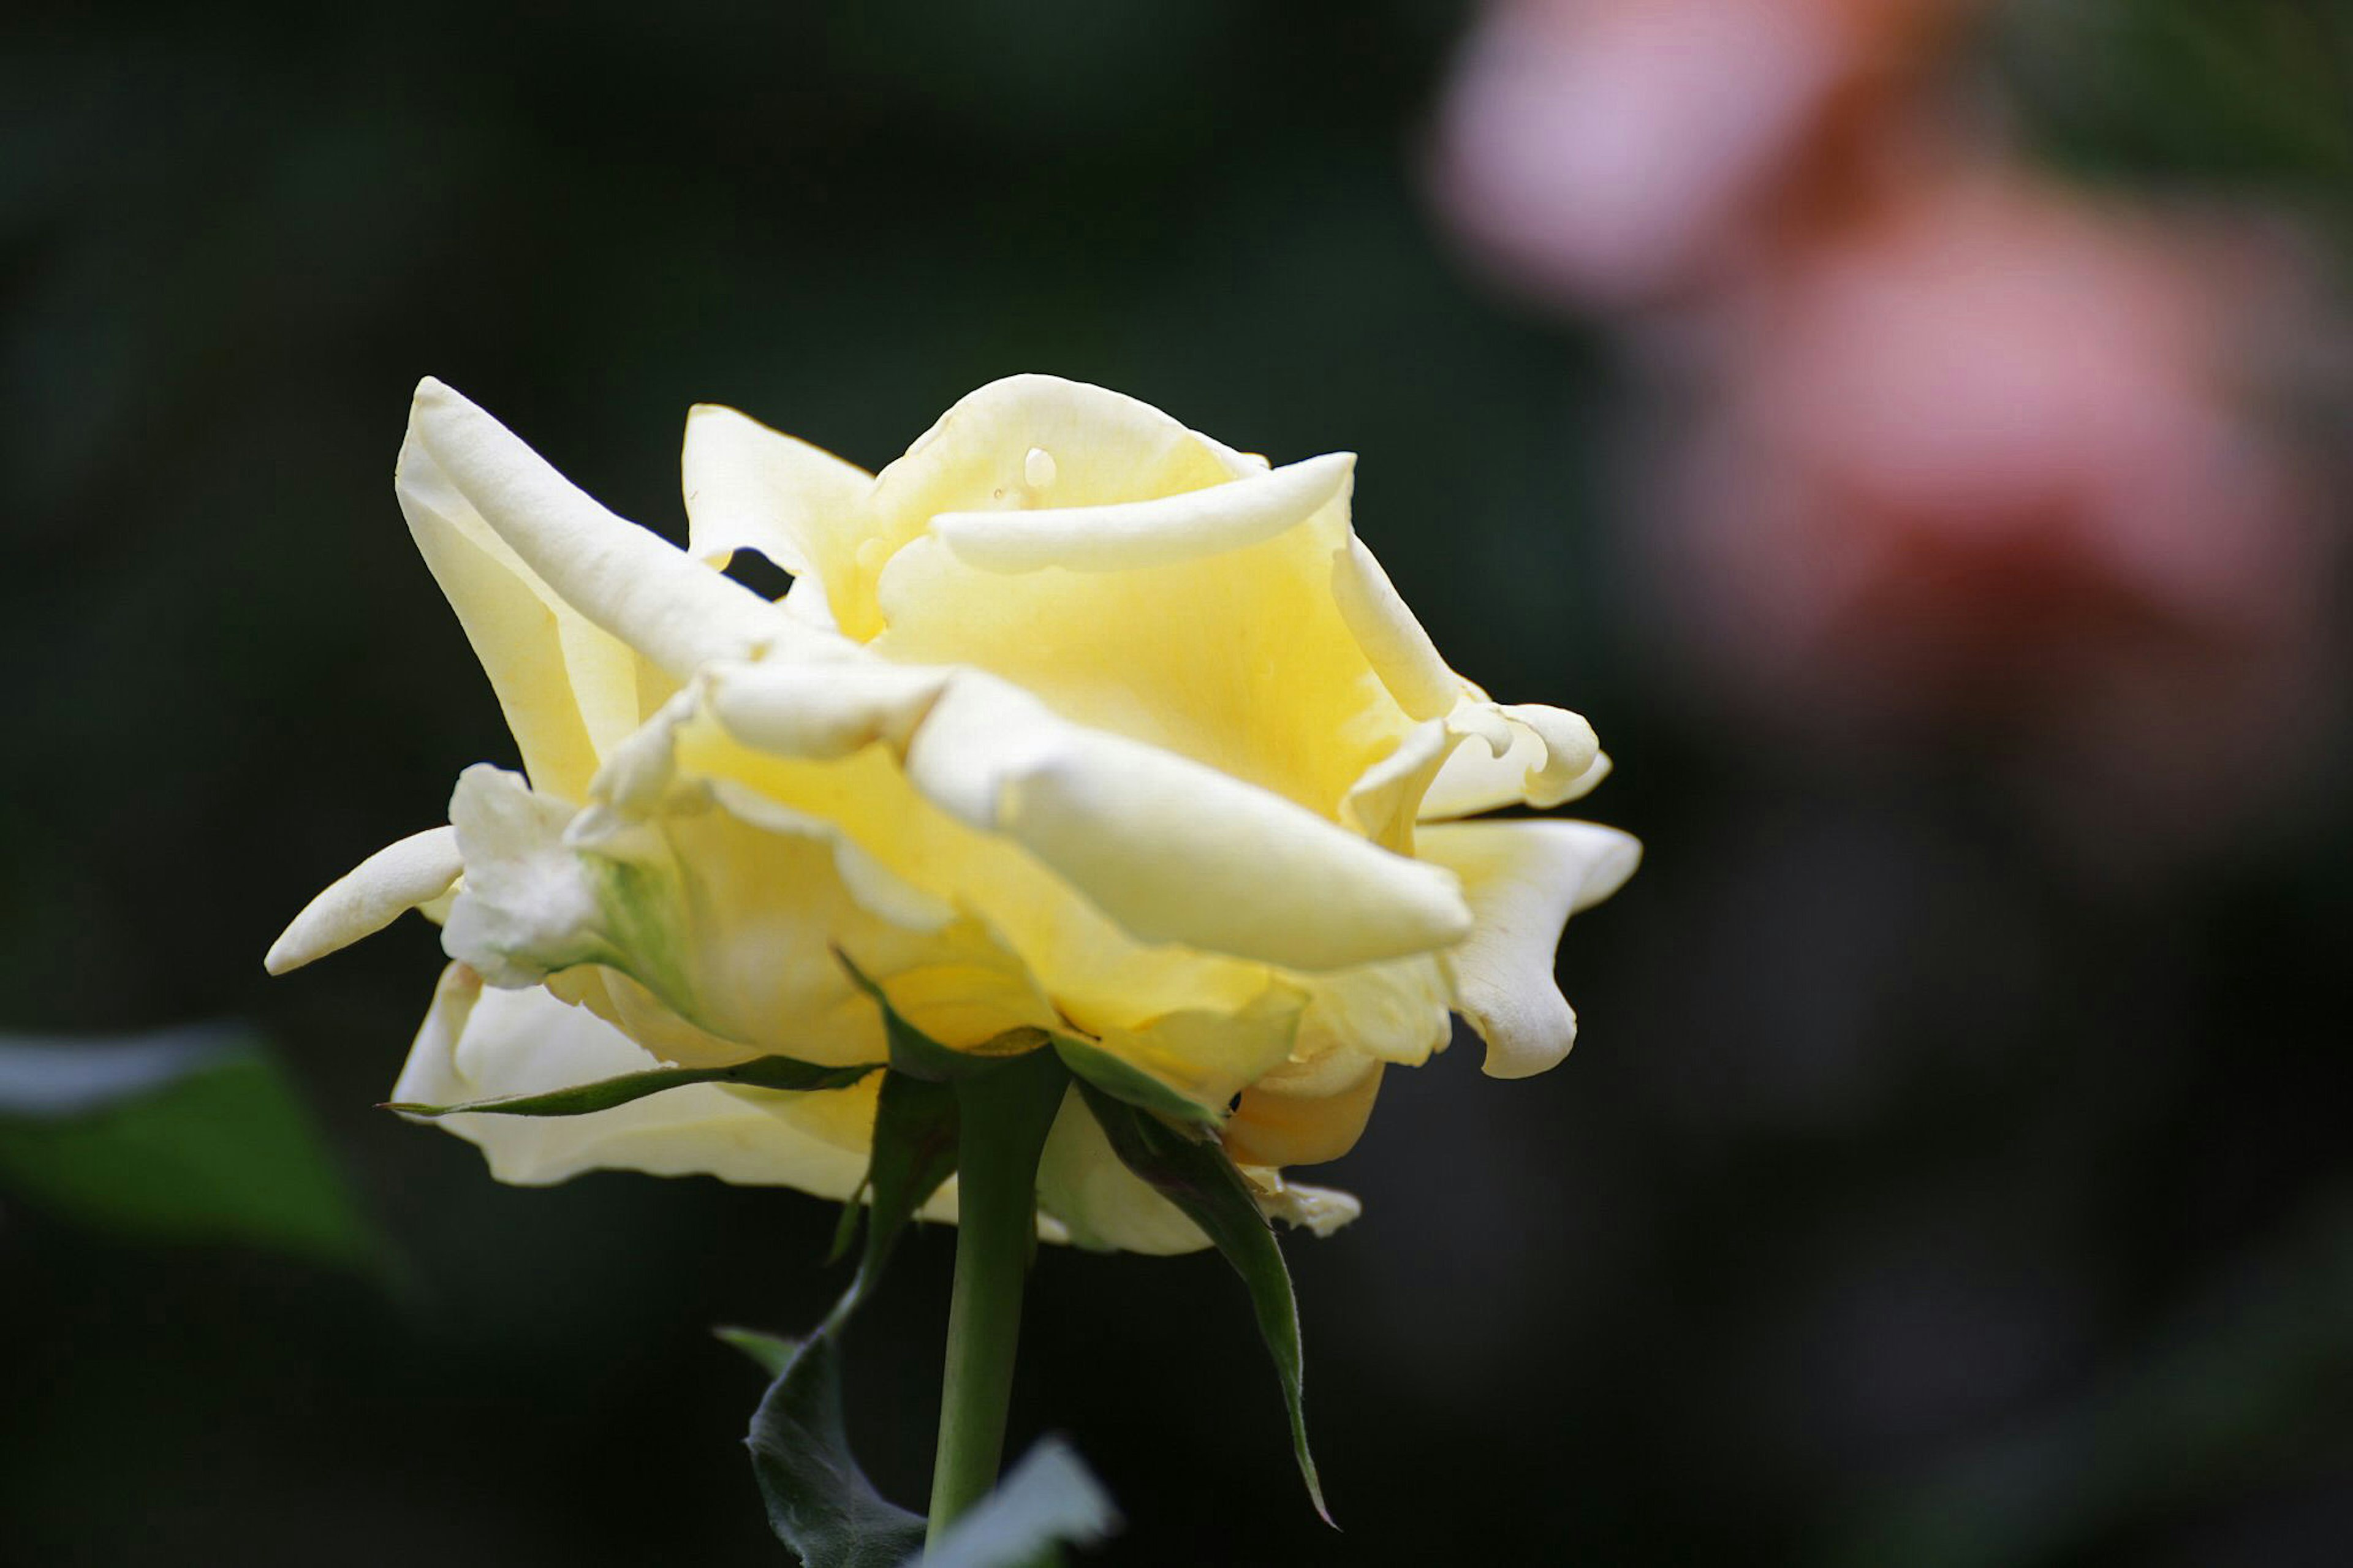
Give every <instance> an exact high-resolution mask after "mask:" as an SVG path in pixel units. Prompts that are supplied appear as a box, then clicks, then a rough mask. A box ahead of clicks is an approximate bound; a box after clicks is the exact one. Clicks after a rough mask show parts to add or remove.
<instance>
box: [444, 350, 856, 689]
mask: <svg viewBox="0 0 2353 1568" xmlns="http://www.w3.org/2000/svg"><path fill="white" fill-rule="evenodd" d="M410 421H411V429H412V430H413V432H414V433H415V435H416V437H417V443H418V444H419V446H421V447H422V448H423V449H424V450H425V451H426V452H427V454H428V455H430V456H431V458H433V460H434V462H435V464H437V465H438V468H439V469H440V471H441V472H442V474H444V475H445V476H446V477H447V479H448V482H449V484H450V485H451V486H452V487H453V488H454V489H456V491H457V492H458V493H459V494H460V495H462V496H463V497H464V498H465V500H467V502H468V503H469V504H470V505H471V506H472V507H473V509H474V510H476V511H477V512H478V513H480V516H481V518H482V520H483V521H485V522H487V523H488V524H489V525H490V527H491V530H492V531H495V532H496V534H497V535H498V537H499V539H500V541H501V542H503V543H504V544H505V545H506V546H507V547H508V548H509V549H511V550H512V551H513V552H514V553H515V554H516V555H517V556H518V557H519V558H520V559H521V560H522V562H523V563H524V564H525V565H526V566H528V567H529V568H530V569H531V571H532V572H533V574H535V575H536V576H537V577H538V578H539V580H540V581H542V582H543V583H544V584H547V586H548V587H549V588H550V589H551V590H552V591H553V592H554V594H555V595H557V596H558V597H560V598H561V599H562V600H563V601H564V603H565V604H566V605H570V606H571V607H572V608H574V609H575V610H577V611H578V612H579V613H580V614H581V615H582V616H585V617H586V619H587V620H588V621H590V622H591V623H593V624H594V625H596V626H599V627H601V628H602V629H603V630H605V631H607V632H608V633H610V634H611V635H613V636H614V637H618V638H619V639H620V640H621V641H622V642H624V643H626V644H627V645H628V647H631V648H633V649H635V650H636V651H638V653H640V654H643V655H644V656H645V657H646V658H649V659H650V660H651V661H652V662H653V663H654V664H655V665H656V666H657V667H658V668H660V669H662V670H664V671H666V672H668V673H669V674H670V676H671V677H672V678H673V679H677V680H681V681H683V680H686V679H690V678H691V676H692V675H693V673H694V670H695V668H696V667H697V666H699V665H701V664H702V663H704V662H706V661H707V660H710V659H713V658H748V657H753V656H755V655H756V654H758V653H760V652H762V651H765V649H767V648H769V647H777V646H784V645H791V644H795V643H800V642H807V641H810V640H815V639H818V638H819V637H821V636H822V634H820V633H817V632H814V631H812V630H810V629H809V628H808V627H807V626H803V625H801V624H800V623H798V622H797V621H795V620H793V619H792V618H791V617H789V616H786V614H785V613H784V611H782V610H781V609H779V608H777V607H776V605H771V604H769V603H768V602H767V601H766V600H765V599H763V598H761V597H760V595H757V594H754V593H753V592H752V591H751V590H750V589H748V588H746V587H744V586H743V585H742V584H738V583H735V582H733V581H731V580H730V579H728V578H726V577H723V576H722V575H721V574H718V573H716V572H713V571H712V570H711V569H710V568H709V567H708V566H705V565H703V564H702V563H700V562H698V561H696V560H694V559H693V558H692V557H691V556H689V555H688V554H686V553H685V552H683V551H681V550H680V549H678V548H677V547H676V546H675V545H673V544H671V543H670V542H669V541H667V540H665V539H663V538H661V537H660V536H659V535H658V534H654V533H650V532H648V531H646V530H644V529H642V528H639V527H638V526H637V525H636V524H634V523H630V522H626V521H622V520H621V519H620V518H618V517H616V516H614V515H613V514H612V513H611V512H609V511H607V510H605V509H604V508H603V507H602V506H599V505H598V504H597V503H596V501H594V500H590V499H589V498H588V496H587V495H586V494H585V493H583V492H582V491H581V490H580V489H578V488H577V487H576V486H575V485H574V484H573V483H572V482H571V481H570V480H568V479H565V477H564V476H563V475H561V474H559V473H557V472H556V471H555V470H554V468H551V467H549V466H548V464H547V462H546V460H545V459H544V458H541V457H540V456H539V454H538V453H536V452H534V451H533V450H532V449H531V448H530V447H526V446H525V445H523V443H522V441H521V440H520V439H518V438H517V437H515V436H514V435H513V433H512V432H511V431H509V430H508V429H507V428H506V427H505V426H502V425H501V424H500V423H499V422H498V421H497V420H495V419H492V418H491V416H489V415H487V414H485V413H483V412H482V411H481V410H480V408H477V407H476V406H474V405H472V404H471V403H469V402H468V401H467V400H466V399H465V398H463V397H461V396H459V395H458V394H457V393H455V392H453V391H451V390H450V389H449V388H448V387H447V386H445V385H443V384H441V383H439V382H438V381H435V380H432V379H431V378H430V377H428V378H427V379H426V380H425V381H424V382H422V383H420V384H418V386H417V400H416V403H415V405H414V406H413V408H412V410H411V413H410Z"/></svg>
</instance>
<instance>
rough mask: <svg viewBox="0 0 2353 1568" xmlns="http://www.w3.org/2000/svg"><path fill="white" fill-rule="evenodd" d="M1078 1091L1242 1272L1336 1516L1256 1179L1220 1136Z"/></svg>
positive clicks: (1085, 1087)
mask: <svg viewBox="0 0 2353 1568" xmlns="http://www.w3.org/2000/svg"><path fill="white" fill-rule="evenodd" d="M1079 1092H1080V1094H1081V1095H1082V1096H1083V1097H1084V1098H1085V1100H1086V1102H1087V1109H1088V1110H1091V1111H1092V1112H1093V1113H1094V1118H1095V1121H1097V1122H1098V1123H1099V1124H1100V1125H1101V1126H1102V1128H1103V1136H1104V1137H1105V1138H1107V1139H1109V1140H1110V1142H1111V1146H1112V1151H1113V1152H1114V1153H1116V1154H1117V1155H1118V1156H1119V1158H1120V1163H1123V1164H1124V1165H1125V1166H1126V1167H1127V1168H1128V1169H1129V1170H1131V1171H1133V1172H1134V1173H1136V1174H1137V1175H1138V1176H1141V1177H1142V1178H1143V1179H1144V1180H1145V1182H1146V1183H1147V1184H1150V1186H1151V1187H1152V1189H1153V1190H1154V1191H1155V1192H1157V1193H1158V1194H1160V1195H1161V1196H1162V1197H1165V1198H1166V1199H1167V1200H1168V1201H1169V1202H1170V1203H1172V1204H1175V1205H1176V1206H1177V1208H1179V1209H1180V1210H1182V1211H1183V1212H1184V1215H1185V1217H1186V1218H1187V1219H1189V1220H1191V1221H1192V1222H1193V1223H1194V1224H1195V1225H1198V1226H1200V1227H1201V1230H1202V1233H1203V1234H1204V1235H1206V1236H1208V1238H1209V1240H1210V1242H1211V1244H1212V1245H1214V1246H1215V1247H1217V1249H1218V1250H1219V1252H1220V1253H1222V1254H1224V1255H1225V1259H1226V1261H1227V1262H1228V1263H1230V1264H1232V1265H1233V1268H1234V1272H1235V1273H1237V1274H1240V1276H1241V1277H1242V1284H1243V1286H1244V1287H1245V1288H1247V1289H1248V1290H1249V1291H1250V1308H1251V1310H1252V1311H1254V1312H1255V1313H1256V1314H1257V1317H1258V1329H1259V1334H1260V1336H1261V1338H1263V1339H1264V1340H1265V1341H1266V1348H1267V1353H1268V1354H1270V1355H1271V1356H1272V1357H1273V1358H1274V1370H1275V1375H1276V1376H1277V1377H1279V1378H1280V1379H1281V1380H1282V1399H1283V1404H1284V1405H1285V1406H1286V1407H1287V1408H1288V1409H1289V1412H1290V1415H1291V1447H1292V1451H1293V1453H1294V1454H1295V1455H1296V1456H1297V1457H1298V1459H1299V1474H1300V1476H1301V1478H1302V1479H1304V1480H1305V1481H1306V1483H1307V1495H1308V1497H1309V1498H1310V1499H1311V1500H1313V1501H1314V1504H1315V1511H1316V1512H1317V1513H1318V1514H1321V1515H1322V1516H1323V1519H1324V1523H1326V1524H1330V1523H1332V1510H1330V1509H1328V1508H1326V1507H1325V1506H1324V1484H1323V1482H1322V1481H1321V1480H1320V1479H1317V1477H1316V1474H1315V1458H1314V1455H1313V1454H1311V1453H1309V1452H1308V1448H1307V1419H1306V1415H1305V1414H1304V1413H1303V1410H1302V1408H1301V1403H1300V1384H1301V1381H1302V1370H1303V1357H1302V1354H1301V1351H1300V1342H1299V1303H1298V1300H1297V1299H1296V1298H1295V1297H1293V1294H1292V1290H1291V1271H1290V1270H1289V1269H1288V1268H1284V1267H1283V1262H1282V1247H1280V1246H1279V1245H1277V1244H1276V1242H1275V1239H1274V1231H1273V1229H1272V1227H1271V1226H1269V1225H1268V1224H1267V1222H1266V1216H1265V1215H1262V1214H1261V1213H1260V1212H1259V1207H1258V1200H1257V1199H1256V1198H1255V1197H1254V1196H1252V1195H1251V1193H1250V1184H1249V1183H1247V1182H1245V1181H1243V1180H1242V1174H1241V1173H1240V1171H1238V1170H1236V1169H1235V1168H1234V1163H1233V1161H1232V1160H1230V1159H1229V1158H1228V1157H1227V1155H1226V1151H1225V1147H1224V1145H1222V1144H1220V1143H1219V1142H1218V1141H1217V1140H1216V1139H1213V1138H1208V1139H1198V1140H1197V1139H1195V1138H1192V1137H1190V1136H1188V1135H1187V1133H1186V1132H1185V1131H1182V1130H1181V1129H1178V1128H1176V1127H1173V1126H1171V1125H1169V1124H1168V1123H1167V1122H1166V1121H1162V1120H1161V1119H1160V1118H1159V1117H1156V1116H1155V1115H1153V1114H1152V1113H1151V1112H1150V1111H1147V1110H1141V1109H1139V1108H1138V1107H1136V1106H1133V1105H1130V1104H1128V1103H1127V1102H1126V1101H1124V1100H1120V1099H1118V1098H1116V1097H1114V1096H1113V1095H1110V1094H1107V1093H1105V1092H1104V1091H1103V1090H1102V1089H1098V1088H1096V1087H1095V1086H1094V1085H1093V1084H1092V1083H1090V1082H1088V1081H1086V1080H1085V1079H1081V1080H1080V1082H1079Z"/></svg>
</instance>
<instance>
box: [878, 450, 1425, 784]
mask: <svg viewBox="0 0 2353 1568" xmlns="http://www.w3.org/2000/svg"><path fill="white" fill-rule="evenodd" d="M1208 493H1212V494H1213V493H1215V492H1208ZM1346 528H1347V518H1346V510H1345V505H1344V504H1342V503H1340V502H1338V501H1335V502H1334V503H1332V504H1330V505H1327V506H1325V507H1324V508H1323V509H1321V510H1319V511H1317V512H1315V513H1314V514H1313V515H1312V516H1311V517H1309V518H1308V519H1307V520H1306V521H1303V522H1302V523H1299V524H1298V525H1296V526H1294V527H1293V528H1291V529H1289V530H1287V531H1283V532H1282V533H1280V534H1278V535H1276V536H1275V537H1273V538H1271V539H1269V540H1265V541H1262V542H1259V543H1256V544H1251V545H1248V546H1245V547H1244V548H1241V549H1239V550H1232V551H1228V552H1223V553H1220V554H1214V555H1205V556H1201V557H1198V558H1195V559H1191V560H1184V561H1177V562H1174V563H1167V564H1163V565H1157V566H1150V567H1139V568H1136V569H1134V570H1129V571H1119V572H1099V573H1073V572H1062V571H1039V572H1029V573H1022V574H1010V575H1008V574H1001V573H996V572H987V571H982V570H980V569H978V568H976V567H974V566H972V565H969V564H967V563H965V562H964V561H962V560H960V559H959V558H958V557H957V556H956V555H955V554H954V553H953V552H951V551H950V550H949V548H948V547H947V546H946V545H945V544H944V543H943V542H941V541H939V540H937V539H922V540H918V541H916V542H913V543H912V544H910V545H908V546H907V547H906V548H905V549H903V550H902V551H900V552H898V553H897V555H896V556H894V557H893V559H892V562H891V563H890V566H889V568H888V569H887V570H886V571H885V572H884V573H883V574H882V580H881V588H880V594H881V607H882V612H883V614H884V615H885V616H886V617H887V619H888V626H887V627H886V629H885V630H884V631H883V632H882V633H881V635H880V636H878V637H876V638H875V639H874V642H873V644H872V645H871V646H872V647H873V648H874V650H875V651H876V652H877V653H879V654H881V656H882V657H884V658H889V659H891V660H892V661H893V662H896V663H902V664H909V665H932V666H969V667H973V668H980V669H984V670H987V671H988V672H990V673H992V674H995V675H997V676H999V677H1001V678H1003V679H1006V680H1008V681H1009V682H1010V683H1012V684H1013V685H1015V686H1017V687H1019V688H1020V689H1023V690H1025V691H1027V692H1029V693H1030V694H1031V695H1033V696H1035V697H1036V698H1038V699H1039V700H1041V701H1042V702H1044V703H1045V704H1046V705H1047V706H1048V707H1050V708H1051V709H1052V710H1054V711H1055V712H1056V713H1059V714H1060V715H1061V716H1062V717H1063V718H1064V719H1067V720H1070V721H1072V722H1074V723H1079V724H1084V725H1087V726H1089V727H1090V728H1092V729H1096V730H1101V731H1108V732H1110V733H1113V734H1116V735H1124V736H1125V737H1127V738H1128V739H1130V740H1133V741H1140V742H1145V744H1147V745H1152V746H1155V747H1158V748H1160V749H1162V750H1164V751H1168V752H1176V753H1177V754H1179V755H1181V756H1186V757H1189V758H1191V759H1192V760H1193V761H1195V762H1197V763H1203V764H1204V765H1206V766H1208V767H1211V768H1215V769H1217V770H1218V771H1219V772H1220V773H1227V774H1229V775H1231V776H1232V777H1234V778H1237V779H1241V780H1244V781H1246V782H1248V783H1250V784H1256V785H1258V786H1260V787H1261V788H1262V789H1266V790H1271V791H1272V792H1274V793H1275V794H1278V795H1282V796H1284V797H1285V798H1287V799H1290V800H1293V801H1295V802H1297V803H1298V804H1299V805H1303V806H1305V807H1307V808H1308V809H1309V810H1311V811H1314V812H1315V813H1317V814H1318V815H1320V816H1325V817H1328V818H1336V817H1337V816H1339V813H1340V809H1341V801H1342V798H1343V797H1344V796H1345V795H1346V794H1347V792H1348V790H1349V789H1350V788H1351V787H1352V786H1353V785H1354V784H1356V782H1357V781H1358V780H1359V778H1360V777H1361V776H1362V775H1363V774H1364V773H1365V771H1366V769H1367V768H1368V767H1370V766H1372V765H1373V764H1374V763H1377V762H1378V761H1379V760H1380V759H1382V758H1384V757H1386V756H1388V755H1389V754H1390V753H1391V752H1394V751H1395V750H1396V749H1397V746H1398V742H1400V741H1402V740H1403V739H1404V738H1405V736H1406V734H1407V733H1408V732H1409V731H1410V730H1411V728H1412V721H1411V720H1409V719H1408V718H1407V717H1406V715H1405V714H1404V713H1403V712H1402V711H1400V710H1398V707H1397V704H1396V703H1395V701H1394V700H1391V698H1390V697H1389V695H1388V691H1387V690H1386V689H1384V688H1383V687H1382V685H1381V683H1380V681H1379V679H1378V678H1377V676H1376V675H1375V674H1374V673H1373V671H1372V669H1371V668H1370V667H1369V666H1368V665H1367V664H1366V659H1365V657H1364V655H1363V653H1362V651H1361V650H1360V649H1359V648H1358V647H1357V646H1356V638H1355V637H1354V636H1353V635H1351V634H1350V632H1349V630H1348V628H1347V626H1345V624H1343V622H1342V620H1341V617H1340V612H1339V609H1338V607H1337V606H1336V605H1335V603H1334V602H1333V599H1332V595H1331V593H1330V589H1329V584H1330V579H1331V566H1330V562H1331V554H1332V552H1333V550H1334V549H1335V548H1336V545H1337V542H1339V541H1340V540H1341V539H1343V538H1344V537H1345V532H1346Z"/></svg>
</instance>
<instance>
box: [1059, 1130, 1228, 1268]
mask: <svg viewBox="0 0 2353 1568" xmlns="http://www.w3.org/2000/svg"><path fill="white" fill-rule="evenodd" d="M1038 1206H1039V1209H1040V1210H1041V1211H1042V1212H1043V1213H1045V1214H1047V1215H1052V1216H1053V1217H1054V1218H1055V1219H1057V1220H1059V1221H1060V1222H1061V1225H1062V1226H1063V1228H1064V1229H1065V1230H1066V1231H1067V1232H1068V1233H1069V1236H1070V1239H1071V1242H1072V1243H1073V1244H1075V1245H1077V1246H1080V1247H1092V1248H1093V1249H1095V1250H1097V1251H1110V1250H1117V1251H1121V1252H1144V1253H1152V1254H1156V1255H1159V1256H1163V1257H1166V1256H1171V1255H1174V1254H1176V1253H1183V1252H1198V1251H1200V1250H1201V1249H1202V1248H1203V1247H1207V1246H1208V1245H1209V1238H1208V1237H1206V1236H1204V1235H1202V1234H1201V1228H1200V1226H1197V1225H1195V1224H1194V1223H1193V1222H1192V1221H1191V1220H1189V1219H1187V1218H1186V1217H1185V1216H1184V1215H1183V1214H1181V1213H1180V1212H1178V1210H1177V1208H1176V1205H1174V1204H1172V1203H1170V1202H1169V1201H1168V1200H1167V1199H1166V1198H1164V1197H1162V1196H1161V1195H1160V1194H1158V1193H1156V1192H1154V1191H1153V1190H1152V1188H1151V1187H1150V1186H1149V1185H1147V1184H1145V1181H1144V1180H1143V1178H1142V1177H1140V1176H1138V1175H1136V1174H1135V1173H1134V1172H1132V1171H1130V1170H1129V1169H1128V1168H1127V1167H1126V1166H1125V1165H1124V1164H1122V1163H1120V1159H1119V1156H1118V1155H1117V1154H1114V1153H1113V1152H1112V1147H1111V1143H1110V1142H1109V1141H1108V1140H1106V1139H1105V1138H1104V1137H1103V1129H1102V1128H1101V1127H1099V1126H1097V1125H1096V1123H1095V1119H1094V1116H1093V1114H1092V1112H1091V1111H1089V1110H1087V1108H1086V1106H1085V1104H1084V1103H1083V1102H1082V1100H1080V1098H1079V1096H1078V1095H1077V1094H1076V1093H1075V1092H1073V1093H1071V1095H1070V1096H1069V1097H1068V1098H1066V1099H1065V1100H1063V1101H1062V1110H1061V1113H1060V1115H1058V1116H1057V1117H1055V1119H1054V1125H1053V1129H1052V1131H1049V1132H1048V1133H1047V1134H1046V1148H1045V1152H1044V1153H1043V1154H1042V1155H1040V1156H1039V1162H1038Z"/></svg>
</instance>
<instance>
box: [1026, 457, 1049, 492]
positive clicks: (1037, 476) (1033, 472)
mask: <svg viewBox="0 0 2353 1568" xmlns="http://www.w3.org/2000/svg"><path fill="white" fill-rule="evenodd" d="M1021 482H1022V483H1024V484H1026V485H1028V486H1029V488H1030V489H1033V490H1042V489H1051V488H1052V486H1053V483H1054V454H1053V453H1051V452H1049V451H1048V450H1046V448H1045V447H1030V448H1029V456H1028V457H1026V458H1022V459H1021Z"/></svg>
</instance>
